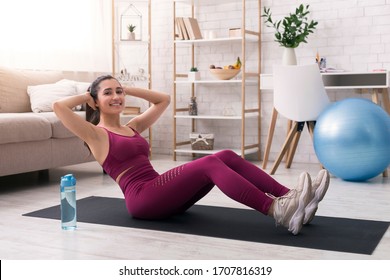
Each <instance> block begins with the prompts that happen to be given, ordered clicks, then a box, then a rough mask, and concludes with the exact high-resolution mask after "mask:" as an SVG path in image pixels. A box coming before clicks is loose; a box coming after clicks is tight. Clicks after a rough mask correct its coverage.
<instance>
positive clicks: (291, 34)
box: [261, 4, 318, 64]
mask: <svg viewBox="0 0 390 280" xmlns="http://www.w3.org/2000/svg"><path fill="white" fill-rule="evenodd" d="M309 13H310V12H309V5H306V6H304V5H303V4H301V5H300V6H299V7H298V8H296V9H295V13H293V14H292V13H290V14H289V15H288V16H286V17H284V18H283V19H281V20H278V21H274V20H273V19H272V13H271V10H270V8H266V7H264V14H263V15H262V16H261V17H264V18H265V21H264V22H265V23H266V24H267V26H268V27H272V28H274V29H275V41H276V42H278V43H279V44H280V46H282V47H285V48H286V49H285V52H292V53H293V55H294V57H295V51H294V49H295V48H297V47H298V46H299V44H300V43H307V41H306V39H307V37H308V36H309V34H310V33H313V31H314V30H315V29H316V26H317V24H318V22H317V21H314V20H311V21H309V20H308V17H307V15H308V14H309ZM287 62H291V61H287ZM286 64H296V58H295V63H286Z"/></svg>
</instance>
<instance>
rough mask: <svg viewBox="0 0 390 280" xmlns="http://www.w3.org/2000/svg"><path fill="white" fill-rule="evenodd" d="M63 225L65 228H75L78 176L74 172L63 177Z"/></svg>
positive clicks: (61, 189) (61, 188) (61, 187)
mask: <svg viewBox="0 0 390 280" xmlns="http://www.w3.org/2000/svg"><path fill="white" fill-rule="evenodd" d="M60 192H61V227H62V229H64V230H75V229H76V223H77V211H76V178H75V177H74V176H73V175H72V174H68V175H65V176H62V177H61V185H60Z"/></svg>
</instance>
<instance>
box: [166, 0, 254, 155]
mask: <svg viewBox="0 0 390 280" xmlns="http://www.w3.org/2000/svg"><path fill="white" fill-rule="evenodd" d="M260 7H261V3H260V1H250V0H241V1H226V0H225V1H217V0H211V1H206V0H204V1H201V0H199V1H183V0H182V1H173V26H174V28H175V31H174V38H173V80H174V84H173V98H172V103H171V104H172V107H173V158H174V160H176V156H177V154H179V153H184V154H185V153H187V154H212V153H215V152H217V151H219V150H222V149H231V150H234V151H235V152H236V153H237V154H239V155H241V156H242V157H244V156H245V155H248V154H257V158H258V159H260V136H261V132H260V117H261V116H260V115H261V114H260V112H261V99H260V88H259V79H260V15H259V13H260ZM229 9H231V10H232V11H230V12H231V15H234V16H235V18H232V17H233V16H229ZM214 11H222V12H221V13H225V14H226V17H227V18H226V19H225V18H221V19H218V20H214V19H212V17H213V16H212V14H213V12H214ZM221 13H220V14H221ZM214 14H216V13H214ZM177 17H192V18H196V19H197V20H198V23H199V26H200V30H201V32H202V36H203V38H202V39H197V40H182V39H179V38H178V36H177V35H176V34H177V33H178V29H177V25H176V22H175V19H176V18H177ZM216 17H217V16H216ZM230 24H235V25H234V26H231V25H230ZM210 26H211V27H210ZM232 28H236V29H238V30H242V31H243V32H239V34H238V36H237V33H236V34H235V35H234V37H232V36H229V29H232ZM210 34H211V36H207V35H210ZM237 57H240V60H241V62H242V66H241V72H240V73H239V74H238V76H236V77H235V78H233V79H231V80H218V79H216V78H214V77H213V76H212V75H211V74H210V73H209V65H211V64H213V65H215V66H224V65H227V64H233V63H234V62H235V61H236V59H237ZM191 67H197V68H198V70H199V71H200V72H201V78H200V80H195V81H193V80H191V79H188V71H189V70H190V68H191ZM191 97H196V98H197V100H198V114H197V115H189V108H188V104H189V102H190V99H191ZM193 132H196V133H212V134H214V135H215V140H214V149H213V150H193V149H192V147H191V142H190V139H189V135H190V134H191V133H193Z"/></svg>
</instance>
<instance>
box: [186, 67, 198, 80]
mask: <svg viewBox="0 0 390 280" xmlns="http://www.w3.org/2000/svg"><path fill="white" fill-rule="evenodd" d="M188 80H189V81H196V80H200V72H199V71H198V68H196V67H191V69H190V72H189V73H188Z"/></svg>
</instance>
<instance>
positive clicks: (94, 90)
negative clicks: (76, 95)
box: [85, 75, 116, 125]
mask: <svg viewBox="0 0 390 280" xmlns="http://www.w3.org/2000/svg"><path fill="white" fill-rule="evenodd" d="M111 79H115V78H114V77H113V76H111V75H103V76H100V77H98V78H96V80H94V81H93V82H92V84H91V85H90V86H89V88H88V91H89V94H90V95H91V96H92V98H93V100H94V101H96V100H97V99H98V91H99V89H100V83H101V82H103V81H105V80H111ZM115 80H116V79H115ZM85 118H86V120H87V121H89V122H90V123H92V124H94V125H97V124H98V123H99V122H100V110H99V108H96V110H94V109H92V108H91V107H90V106H89V105H88V104H87V106H86V112H85Z"/></svg>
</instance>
